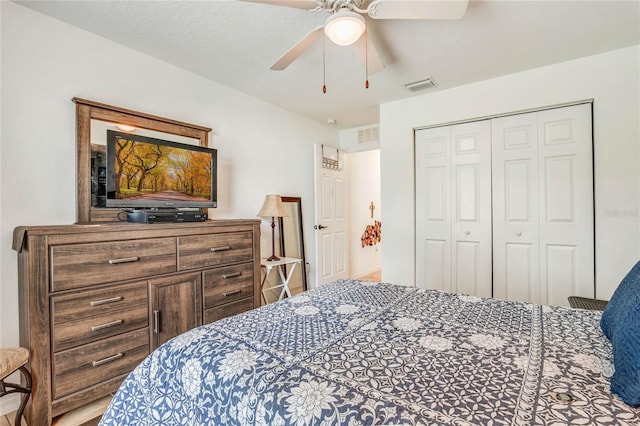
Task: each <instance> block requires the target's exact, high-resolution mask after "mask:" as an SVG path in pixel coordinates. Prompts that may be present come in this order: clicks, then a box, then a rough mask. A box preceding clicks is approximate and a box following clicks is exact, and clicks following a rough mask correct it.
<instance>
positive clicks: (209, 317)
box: [204, 297, 254, 324]
mask: <svg viewBox="0 0 640 426" xmlns="http://www.w3.org/2000/svg"><path fill="white" fill-rule="evenodd" d="M253 299H254V297H248V298H246V299H241V300H238V301H236V302H232V303H228V304H226V305H221V306H216V307H215V308H212V309H206V310H205V311H204V323H205V324H208V323H210V322H214V321H218V320H219V319H222V318H226V317H230V316H231V315H237V314H241V313H243V312H246V311H248V310H250V309H252V308H253Z"/></svg>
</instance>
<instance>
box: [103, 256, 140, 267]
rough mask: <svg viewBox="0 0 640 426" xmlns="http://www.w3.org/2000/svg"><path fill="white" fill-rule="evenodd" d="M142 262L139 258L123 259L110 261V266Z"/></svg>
mask: <svg viewBox="0 0 640 426" xmlns="http://www.w3.org/2000/svg"><path fill="white" fill-rule="evenodd" d="M138 260H140V258H139V257H137V256H135V257H123V258H121V259H109V265H117V264H119V263H131V262H137V261H138Z"/></svg>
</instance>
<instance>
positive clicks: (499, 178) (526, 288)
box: [492, 104, 595, 305]
mask: <svg viewBox="0 0 640 426" xmlns="http://www.w3.org/2000/svg"><path fill="white" fill-rule="evenodd" d="M492 128H493V136H492V139H493V159H492V162H493V229H494V237H493V241H494V249H493V259H494V265H493V269H494V296H495V297H498V298H503V299H507V300H519V301H527V302H533V303H542V304H552V305H566V304H567V297H568V296H571V295H575V296H583V297H594V295H595V287H594V264H595V259H594V230H593V154H592V152H593V151H592V135H591V105H590V104H582V105H576V106H571V107H565V108H557V109H553V110H547V111H541V112H537V113H530V114H522V115H516V116H511V117H503V118H498V119H495V120H493V121H492Z"/></svg>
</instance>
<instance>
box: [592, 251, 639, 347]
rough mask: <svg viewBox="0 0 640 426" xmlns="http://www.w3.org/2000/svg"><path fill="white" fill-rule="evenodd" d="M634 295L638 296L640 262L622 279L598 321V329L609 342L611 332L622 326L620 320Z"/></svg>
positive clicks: (622, 321) (611, 335) (622, 322)
mask: <svg viewBox="0 0 640 426" xmlns="http://www.w3.org/2000/svg"><path fill="white" fill-rule="evenodd" d="M634 294H635V295H636V296H637V295H638V294H640V262H638V263H636V264H635V266H634V267H633V268H631V270H630V271H629V273H628V274H627V275H626V276H625V277H624V278H623V279H622V281H621V282H620V284H619V285H618V288H617V289H616V291H615V292H614V293H613V296H612V297H611V300H609V303H607V306H606V307H605V308H604V312H603V313H602V318H601V319H600V328H602V332H603V333H604V335H605V336H607V338H608V339H609V340H611V339H612V337H613V331H614V330H615V329H616V328H617V327H619V326H621V325H624V320H623V319H622V318H621V317H622V316H625V315H626V312H627V311H628V309H629V307H630V306H632V304H631V300H630V299H633V296H634Z"/></svg>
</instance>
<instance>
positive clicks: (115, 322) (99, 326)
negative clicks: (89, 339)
mask: <svg viewBox="0 0 640 426" xmlns="http://www.w3.org/2000/svg"><path fill="white" fill-rule="evenodd" d="M123 322H124V321H123V320H121V319H120V320H115V321H111V322H108V323H106V324H100V325H94V326H93V327H91V331H99V330H102V329H105V328H109V327H114V326H116V325H120V324H122V323H123Z"/></svg>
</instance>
